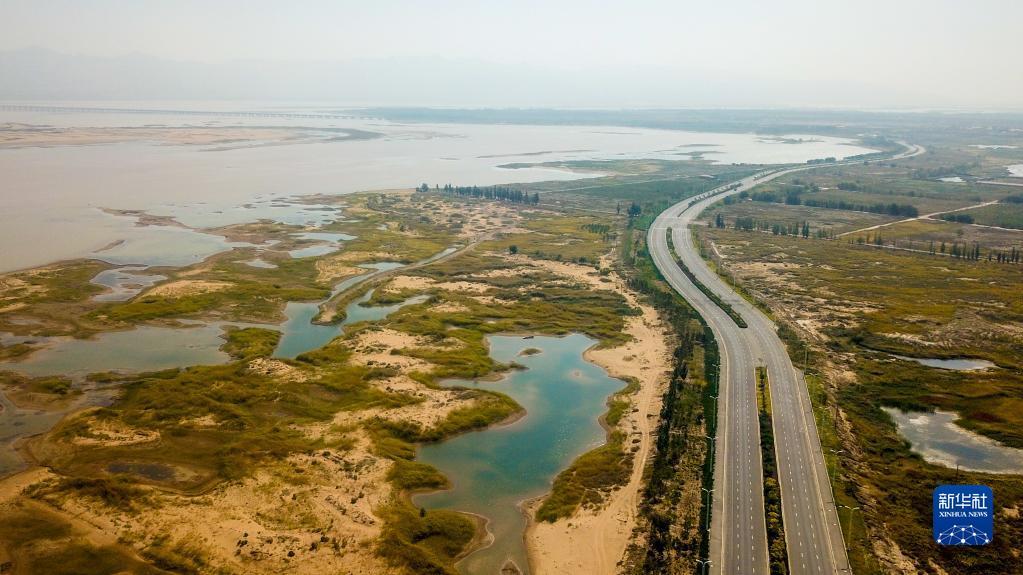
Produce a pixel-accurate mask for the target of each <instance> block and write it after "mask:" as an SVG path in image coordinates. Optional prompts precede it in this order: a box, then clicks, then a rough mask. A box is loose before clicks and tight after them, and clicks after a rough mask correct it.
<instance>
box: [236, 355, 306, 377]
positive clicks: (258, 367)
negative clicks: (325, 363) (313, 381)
mask: <svg viewBox="0 0 1023 575" xmlns="http://www.w3.org/2000/svg"><path fill="white" fill-rule="evenodd" d="M247 369H248V371H250V372H252V373H256V374H259V375H266V376H270V377H273V378H276V379H279V380H281V381H305V380H306V379H307V376H306V375H305V374H304V373H303V372H302V371H300V370H298V369H295V368H294V367H291V366H290V365H288V364H286V363H284V362H283V361H280V360H278V359H267V358H265V357H257V358H256V359H254V360H252V361H250V362H249V365H248V367H247Z"/></svg>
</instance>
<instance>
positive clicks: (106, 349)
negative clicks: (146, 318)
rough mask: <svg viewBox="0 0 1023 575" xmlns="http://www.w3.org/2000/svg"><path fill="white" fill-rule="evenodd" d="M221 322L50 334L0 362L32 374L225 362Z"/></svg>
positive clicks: (82, 373) (83, 373)
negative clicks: (26, 352) (89, 334)
mask: <svg viewBox="0 0 1023 575" xmlns="http://www.w3.org/2000/svg"><path fill="white" fill-rule="evenodd" d="M222 335H223V325H222V324H219V323H218V324H210V325H196V326H191V327H181V328H175V327H157V326H139V327H136V328H135V329H132V330H129V331H112V332H107V333H101V334H99V335H97V336H95V337H94V338H92V339H73V338H54V339H51V340H49V341H48V342H47V343H46V345H45V346H44V347H42V348H41V349H39V350H38V351H36V352H35V353H33V354H32V355H30V356H29V357H28V358H27V359H25V360H23V361H19V362H7V363H0V371H2V370H9V371H17V372H20V373H24V374H27V375H31V376H45V375H67V376H69V377H72V378H84V377H85V376H86V375H88V374H90V373H96V372H102V371H116V372H123V373H131V372H140V371H156V370H161V369H168V368H172V367H185V366H189V365H202V364H216V363H224V362H226V361H227V360H228V355H227V354H226V353H224V352H222V351H220V346H221V345H223V344H224V339H223V337H222Z"/></svg>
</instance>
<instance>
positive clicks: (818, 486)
mask: <svg viewBox="0 0 1023 575" xmlns="http://www.w3.org/2000/svg"><path fill="white" fill-rule="evenodd" d="M905 146H906V148H907V150H906V151H905V152H903V153H901V154H899V155H897V156H895V157H893V158H891V159H892V160H898V159H903V158H907V157H910V156H914V155H918V154H921V153H923V152H924V149H923V148H922V147H920V146H913V145H909V144H905ZM840 163H845V162H840ZM834 165H836V164H815V165H802V166H798V167H793V168H782V169H776V170H767V171H764V172H759V173H757V174H754V175H752V176H748V177H746V178H743V179H742V180H739V181H738V182H733V183H730V184H728V185H726V186H722V187H720V188H716V189H714V190H711V191H709V192H705V193H703V194H701V195H699V196H696V197H695V198H689V199H686V200H684V201H682V202H680V203H678V204H675V205H674V206H672V207H670V208H668V209H667V210H665V211H664V212H662V213H661V214H660V215H659V216H658V217H657V219H656V220H654V222H653V224H652V225H651V226H650V229H649V231H648V235H647V243H648V248H649V250H650V255H651V256H652V258H653V260H654V264H655V265H656V266H657V268H658V269H659V270H660V271H661V274H662V275H663V276H664V277H665V279H666V280H667V281H668V283H669V284H670V285H671V286H672V288H673V289H675V290H676V291H677V292H678V293H679V294H681V295H682V296H683V297H685V299H686V300H687V301H688V302H689V303H690V305H692V306H693V307H694V308H695V309H696V311H698V312H699V313H700V315H702V316H703V318H704V320H705V321H706V322H707V324H708V325H709V326H710V328H711V330H712V331H713V332H714V337H715V338H716V339H717V342H718V346H719V348H720V352H721V375H720V385H719V394H718V428H717V429H718V431H717V438H716V439H715V450H716V459H715V467H714V492H713V503H712V507H711V511H712V519H711V525H710V529H711V537H710V569H709V572H710V573H717V574H728V575H731V574H740V575H757V574H758V573H759V574H764V575H766V574H767V573H768V553H767V529H766V525H765V519H764V496H763V494H764V489H763V468H762V462H761V456H760V455H761V452H760V426H759V421H758V418H757V402H756V382H755V368H756V367H757V366H765V367H766V368H767V374H768V379H769V382H770V385H771V407H772V414H773V428H774V436H775V449H776V459H777V461H778V479H779V484H780V486H781V495H782V517H783V521H784V524H785V541H786V545H787V547H788V556H789V571H790V572H791V573H793V574H832V573H842V572H849V560H848V557H847V555H846V549H845V542H844V540H843V538H842V529H841V526H840V525H839V521H838V513H837V512H836V509H835V503H834V499H833V497H832V493H831V484H830V480H829V478H828V473H827V468H826V467H825V463H824V456H823V453H822V452H821V444H820V439H819V438H818V435H817V426H816V423H815V420H814V416H813V410H812V407H811V404H810V397H809V394H808V392H807V389H806V384H805V382H804V381H803V378H802V374H801V373H800V372H798V371H797V370H796V369H795V367H794V366H793V365H792V362H791V361H790V359H789V356H788V353H787V351H786V349H785V345H784V343H782V341H781V339H779V337H778V335H777V331H776V327H775V325H774V323H773V322H772V321H771V320H770V319H769V318H768V317H767V316H766V315H764V314H763V312H761V311H760V310H759V309H757V308H756V307H754V306H753V305H752V304H750V303H749V302H748V301H746V300H745V299H743V298H742V297H741V296H739V295H738V294H736V293H735V292H734V291H733V290H732V289H731V288H730V287H729V286H728V285H727V284H725V283H724V282H723V281H722V280H721V279H720V278H719V277H718V276H717V274H716V273H714V271H713V270H711V269H710V267H708V266H707V264H706V262H704V261H703V258H701V257H700V254H699V251H698V250H697V249H696V247H695V246H694V244H693V238H692V233H691V232H690V230H689V225H690V224H691V223H692V221H693V220H694V219H696V218H697V217H698V216H699V214H700V212H702V211H703V210H704V209H706V208H707V207H708V206H710V205H711V204H713V203H715V202H717V201H718V200H720V199H721V198H722V197H725V196H728V195H732V194H738V193H740V192H742V191H744V190H749V189H750V188H752V187H754V186H756V185H759V184H762V183H764V182H768V181H770V180H773V179H775V178H778V177H781V176H783V175H787V174H790V173H793V172H798V171H803V170H809V169H813V168H816V167H826V166H834ZM669 233H670V234H671V239H672V244H673V246H674V248H675V252H676V254H677V255H678V257H679V259H681V260H682V262H683V263H684V264H685V266H686V267H687V268H688V269H689V270H690V271H691V272H692V274H693V275H694V276H695V277H696V278H697V279H698V280H699V281H700V282H701V283H702V284H703V285H704V286H706V287H707V288H709V289H710V290H711V291H712V292H714V293H715V294H716V295H717V296H718V297H720V298H721V300H722V301H724V302H726V303H728V304H730V305H731V306H732V308H733V309H734V310H735V311H736V312H738V313H739V314H740V315H741V316H742V318H743V319H744V320H745V321H746V323H747V326H748V327H746V328H740V327H739V326H738V325H736V323H735V322H734V321H733V320H732V319H731V318H730V317H729V316H728V315H727V314H726V313H725V312H724V311H723V310H722V309H721V308H720V307H719V306H718V305H717V304H715V303H714V302H713V301H712V300H711V299H710V298H708V297H707V296H706V295H705V294H704V293H703V292H702V291H700V289H699V288H697V287H696V285H694V284H693V282H691V281H690V280H689V278H687V277H686V275H685V274H684V273H683V272H682V269H681V268H680V267H679V265H678V263H677V261H676V260H675V257H674V255H673V254H672V253H671V250H670V249H669V247H668V234H669Z"/></svg>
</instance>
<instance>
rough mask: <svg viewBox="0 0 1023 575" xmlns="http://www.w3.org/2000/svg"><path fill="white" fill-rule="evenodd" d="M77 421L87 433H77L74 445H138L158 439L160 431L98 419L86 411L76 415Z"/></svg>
mask: <svg viewBox="0 0 1023 575" xmlns="http://www.w3.org/2000/svg"><path fill="white" fill-rule="evenodd" d="M77 418H78V421H79V422H81V423H84V424H85V425H86V426H88V430H89V431H88V435H77V436H75V438H74V443H75V444H76V445H103V446H107V447H114V446H123V445H139V444H142V443H153V442H156V441H159V440H160V433H159V432H156V431H146V430H143V429H134V428H131V427H128V426H126V425H123V424H120V423H115V422H111V421H105V420H99V419H96V418H95V417H93V416H92V415H90V414H89V412H86V413H84V414H81V415H78V416H77Z"/></svg>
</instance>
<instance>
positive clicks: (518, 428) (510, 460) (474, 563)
mask: <svg viewBox="0 0 1023 575" xmlns="http://www.w3.org/2000/svg"><path fill="white" fill-rule="evenodd" d="M488 341H489V343H490V354H491V356H492V357H493V358H494V359H495V360H497V361H500V362H505V363H507V362H511V361H515V362H516V363H519V364H521V365H524V366H525V367H526V369H525V370H521V371H513V372H511V373H510V374H509V375H508V376H507V377H505V378H503V379H501V380H499V381H449V382H446V385H447V386H464V387H469V388H477V389H488V390H493V391H500V392H502V393H505V394H507V395H509V396H511V397H512V398H514V399H515V401H517V402H518V403H519V404H520V405H522V406H523V407H524V408H525V409H526V415H525V416H524V417H522V418H521V419H518V420H516V421H515V422H514V423H511V424H509V425H501V426H496V427H490V428H487V429H485V430H481V431H476V432H472V433H467V434H464V435H460V436H457V437H455V438H452V439H450V440H447V441H444V442H441V443H436V444H430V445H424V446H422V447H421V448H420V450H419V454H418V460H419V461H422V462H424V463H428V464H430V465H433V466H434V467H436V468H437V469H439V470H440V471H441V472H442V473H444V474H445V475H447V477H448V478H449V479H450V480H451V483H452V489H450V490H447V491H441V492H436V493H428V494H421V495H417V496H415V497H414V498H413V503H414V504H415V505H418V506H422V507H426V508H427V509H437V508H448V509H455V510H458V511H464V512H468V513H474V514H477V515H480V516H483V517H485V518H486V519H487V529H488V531H490V533H491V534H492V535H493V544H492V545H490V546H489V547H486V548H484V549H480V550H478V551H476V552H474V553H472V554H470V555H469V556H467V557H466V558H465V559H463V560H462V561H461V562H460V563H459V564H458V568H459V570H460V571H461V572H462V573H465V574H466V575H496V574H498V573H500V570H501V568H502V567H503V566H504V565H505V564H506V563H507V562H508V561H512V562H514V563H515V565H517V566H518V568H519V570H520V571H521V572H522V573H528V572H529V564H528V561H527V557H526V549H525V544H524V533H525V528H526V518H525V515H524V514H523V512H522V510H521V509H520V507H519V505H520V504H521V503H522V502H523V501H525V500H528V499H532V498H535V497H539V496H541V495H543V494H544V493H546V492H548V491H550V488H551V483H552V481H553V480H554V477H555V476H556V475H557V474H558V472H559V471H561V470H563V469H565V468H566V467H568V465H569V464H570V463H571V462H572V460H573V459H575V458H576V457H578V456H579V455H581V454H583V453H584V452H586V451H588V450H590V449H592V448H594V447H597V446H599V445H601V444H602V443H603V442H604V441H605V439H606V434H605V432H604V429H603V428H602V427H601V426H600V422H599V418H600V416H601V415H602V414H603V413H604V412H605V411H607V399H608V396H609V395H611V394H612V393H614V392H615V391H617V390H619V389H621V388H622V387H624V383H623V382H622V381H621V380H618V379H614V378H612V377H610V376H608V375H607V373H606V372H605V371H604V370H603V369H601V368H600V367H598V366H596V365H594V364H592V363H590V362H588V361H586V360H585V359H584V358H583V352H585V351H586V350H587V349H588V348H589V347H591V346H592V345H594V344H595V343H596V341H594V340H592V339H590V338H588V337H586V336H583V335H579V334H573V335H569V336H566V337H541V336H537V337H533V338H529V339H526V338H523V337H521V336H491V337H489V338H488ZM528 348H536V349H539V350H541V352H540V353H537V354H534V355H522V354H521V352H522V351H523V350H525V349H528Z"/></svg>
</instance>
